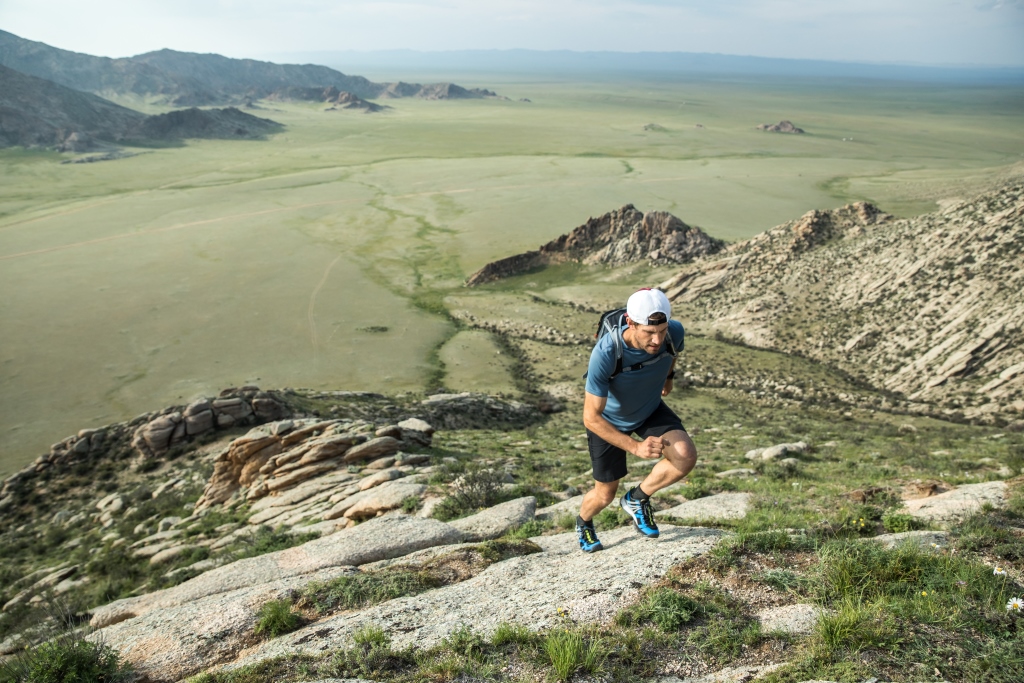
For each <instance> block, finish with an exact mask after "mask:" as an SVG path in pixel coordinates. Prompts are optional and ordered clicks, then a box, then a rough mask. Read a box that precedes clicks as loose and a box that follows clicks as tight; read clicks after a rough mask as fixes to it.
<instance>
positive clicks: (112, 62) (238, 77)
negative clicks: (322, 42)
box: [0, 31, 495, 106]
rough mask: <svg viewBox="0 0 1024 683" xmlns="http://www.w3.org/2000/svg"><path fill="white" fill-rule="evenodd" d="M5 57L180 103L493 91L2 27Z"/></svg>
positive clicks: (68, 78)
mask: <svg viewBox="0 0 1024 683" xmlns="http://www.w3.org/2000/svg"><path fill="white" fill-rule="evenodd" d="M0 64H2V65H4V66H7V67H9V68H11V69H16V70H18V71H21V72H22V73H26V74H30V75H32V76H36V77H38V78H45V79H47V80H51V81H54V82H55V83H59V84H61V85H64V86H66V87H69V88H73V89H75V90H82V91H86V92H92V93H96V94H99V95H121V94H135V95H142V96H159V97H161V98H163V99H164V100H165V101H166V102H168V103H170V104H172V105H175V106H200V105H213V104H232V103H242V102H244V101H246V99H260V98H263V97H268V96H271V95H273V94H275V93H278V92H282V91H288V90H289V89H295V88H298V89H312V90H314V91H316V90H321V91H322V90H323V89H324V88H331V87H333V88H336V89H337V90H338V91H342V90H344V91H347V92H351V93H354V94H355V95H358V96H359V97H364V98H375V97H423V98H427V99H457V98H479V97H493V96H495V95H494V93H491V92H490V91H485V90H468V89H466V88H462V87H460V86H457V85H454V84H451V83H437V84H429V85H420V84H418V83H374V82H372V81H370V80H368V79H366V78H363V77H362V76H350V75H347V74H343V73H341V72H340V71H335V70H334V69H330V68H328V67H326V66H318V65H315V64H274V63H271V62H260V61H256V60H253V59H231V58H229V57H224V56H221V55H216V54H196V53H191V52H178V51H175V50H158V51H156V52H148V53H146V54H142V55H137V56H135V57H125V58H119V59H110V58H108V57H95V56H92V55H85V54H81V53H77V52H70V51H68V50H61V49H59V48H55V47H51V46H49V45H46V44H45V43H39V42H36V41H31V40H26V39H24V38H20V37H19V36H16V35H14V34H13V33H8V32H6V31H0Z"/></svg>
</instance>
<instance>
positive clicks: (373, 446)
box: [342, 436, 401, 462]
mask: <svg viewBox="0 0 1024 683" xmlns="http://www.w3.org/2000/svg"><path fill="white" fill-rule="evenodd" d="M400 445H401V443H400V442H399V441H398V439H396V438H395V437H393V436H379V437H377V438H375V439H370V440H369V441H367V442H366V443H361V444H359V445H358V446H353V447H352V448H350V449H348V451H346V453H345V455H344V456H343V458H342V459H343V460H344V461H345V462H356V461H358V460H369V459H371V458H379V457H381V456H384V455H392V454H394V453H397V452H398V447H399V446H400Z"/></svg>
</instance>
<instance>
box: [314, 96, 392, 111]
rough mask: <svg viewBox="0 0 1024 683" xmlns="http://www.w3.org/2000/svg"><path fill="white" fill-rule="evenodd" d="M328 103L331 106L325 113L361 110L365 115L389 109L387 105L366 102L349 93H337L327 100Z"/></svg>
mask: <svg viewBox="0 0 1024 683" xmlns="http://www.w3.org/2000/svg"><path fill="white" fill-rule="evenodd" d="M328 102H331V106H330V107H328V108H327V111H334V110H336V109H362V110H363V111H365V112H366V113H368V114H372V113H375V112H378V111H384V110H385V109H390V108H391V107H388V106H387V105H383V104H375V103H373V102H367V101H366V100H364V99H363V98H361V97H359V96H358V95H354V94H352V93H350V92H341V93H338V95H337V97H335V98H334V99H333V100H328Z"/></svg>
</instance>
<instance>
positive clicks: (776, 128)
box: [757, 121, 805, 135]
mask: <svg viewBox="0 0 1024 683" xmlns="http://www.w3.org/2000/svg"><path fill="white" fill-rule="evenodd" d="M757 129H758V130H763V131H767V132H769V133H793V134H796V135H802V134H803V133H804V132H805V131H804V129H803V128H797V127H796V126H794V125H793V122H792V121H779V122H778V123H762V124H761V125H760V126H758V127H757Z"/></svg>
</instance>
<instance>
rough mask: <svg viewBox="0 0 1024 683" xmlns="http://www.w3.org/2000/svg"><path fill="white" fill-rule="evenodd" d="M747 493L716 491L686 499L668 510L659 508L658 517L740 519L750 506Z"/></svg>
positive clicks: (745, 514)
mask: <svg viewBox="0 0 1024 683" xmlns="http://www.w3.org/2000/svg"><path fill="white" fill-rule="evenodd" d="M750 499H751V495H750V494H749V493H718V494H715V495H713V496H707V497H705V498H697V499H696V500H688V501H686V502H685V503H683V504H681V505H677V506H675V507H673V508H669V509H668V510H661V511H659V512H658V513H657V514H658V516H659V517H675V518H677V519H742V518H743V517H746V516H747V510H748V509H749V507H750Z"/></svg>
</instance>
